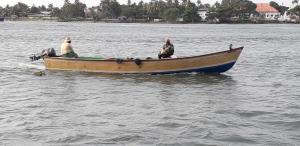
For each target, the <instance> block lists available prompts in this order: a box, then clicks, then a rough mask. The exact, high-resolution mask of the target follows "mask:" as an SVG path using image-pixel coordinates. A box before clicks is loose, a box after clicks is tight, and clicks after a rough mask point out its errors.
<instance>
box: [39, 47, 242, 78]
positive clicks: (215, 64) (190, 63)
mask: <svg viewBox="0 0 300 146" xmlns="http://www.w3.org/2000/svg"><path fill="white" fill-rule="evenodd" d="M242 50H243V47H240V48H236V49H232V50H230V51H222V52H217V53H212V54H206V55H201V56H193V57H185V58H175V59H160V60H159V59H148V60H116V59H80V58H63V57H45V58H44V64H45V67H46V69H48V70H69V71H83V72H97V73H110V74H114V73H117V74H124V73H146V74H167V73H181V72H204V73H222V72H225V71H227V70H229V69H230V68H232V66H233V65H234V64H235V62H236V61H237V59H238V57H239V55H240V53H241V52H242ZM138 64H139V65H138Z"/></svg>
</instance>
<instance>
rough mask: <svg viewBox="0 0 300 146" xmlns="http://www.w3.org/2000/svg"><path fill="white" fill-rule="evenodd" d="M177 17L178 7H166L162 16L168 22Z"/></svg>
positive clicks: (173, 20)
mask: <svg viewBox="0 0 300 146" xmlns="http://www.w3.org/2000/svg"><path fill="white" fill-rule="evenodd" d="M178 17H179V9H178V8H168V9H166V10H165V11H164V13H163V18H164V19H166V20H167V21H168V22H176V19H177V18H178Z"/></svg>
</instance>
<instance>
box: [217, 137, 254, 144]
mask: <svg viewBox="0 0 300 146" xmlns="http://www.w3.org/2000/svg"><path fill="white" fill-rule="evenodd" d="M215 139H216V140H218V141H226V142H233V143H240V144H241V143H247V144H256V143H257V142H256V141H255V140H252V139H250V138H246V137H243V136H240V135H230V136H224V137H222V138H215Z"/></svg>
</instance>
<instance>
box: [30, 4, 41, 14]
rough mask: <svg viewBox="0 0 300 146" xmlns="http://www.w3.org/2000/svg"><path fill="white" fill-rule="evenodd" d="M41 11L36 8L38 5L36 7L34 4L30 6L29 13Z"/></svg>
mask: <svg viewBox="0 0 300 146" xmlns="http://www.w3.org/2000/svg"><path fill="white" fill-rule="evenodd" d="M40 12H41V10H40V9H39V8H38V7H36V6H34V5H33V6H31V8H30V13H40Z"/></svg>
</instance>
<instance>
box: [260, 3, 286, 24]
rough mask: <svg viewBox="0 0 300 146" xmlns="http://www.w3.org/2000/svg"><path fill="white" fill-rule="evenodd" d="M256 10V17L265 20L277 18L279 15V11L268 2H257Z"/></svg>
mask: <svg viewBox="0 0 300 146" xmlns="http://www.w3.org/2000/svg"><path fill="white" fill-rule="evenodd" d="M256 12H257V13H258V17H259V18H260V19H263V20H266V21H274V20H278V18H279V17H280V12H279V11H278V10H276V9H275V8H273V7H272V6H270V5H269V4H268V3H257V4H256Z"/></svg>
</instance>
